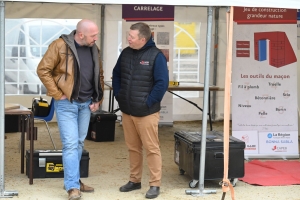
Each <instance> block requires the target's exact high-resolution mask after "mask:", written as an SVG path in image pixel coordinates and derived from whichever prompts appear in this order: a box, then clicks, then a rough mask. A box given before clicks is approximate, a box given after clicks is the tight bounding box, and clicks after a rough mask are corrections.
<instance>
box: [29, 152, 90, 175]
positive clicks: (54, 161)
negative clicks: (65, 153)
mask: <svg viewBox="0 0 300 200" xmlns="http://www.w3.org/2000/svg"><path fill="white" fill-rule="evenodd" d="M29 157H30V151H29V150H27V151H26V175H27V176H28V177H29V160H30V159H29ZM89 160H90V157H89V152H88V151H86V150H83V152H82V157H81V161H80V177H82V178H84V177H88V174H89ZM32 176H33V178H63V177H64V168H63V162H62V150H34V153H33V174H32Z"/></svg>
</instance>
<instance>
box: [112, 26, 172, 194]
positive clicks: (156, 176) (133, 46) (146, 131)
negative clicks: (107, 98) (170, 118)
mask: <svg viewBox="0 0 300 200" xmlns="http://www.w3.org/2000/svg"><path fill="white" fill-rule="evenodd" d="M127 40H128V44H129V46H128V47H127V48H125V49H124V50H123V51H122V53H121V55H120V57H119V58H118V61H117V64H116V66H115V67H114V69H113V81H112V85H113V92H114V96H115V98H116V100H117V101H118V103H119V107H120V110H121V111H122V125H123V130H124V137H125V142H126V145H127V147H128V151H129V162H130V176H129V182H128V183H127V184H125V185H123V186H122V187H120V191H121V192H129V191H132V190H136V189H141V178H142V169H143V148H144V149H145V150H146V158H147V164H148V167H149V171H150V179H149V185H150V189H149V190H148V191H147V193H146V198H149V199H153V198H156V197H157V196H158V195H159V191H160V185H161V176H162V158H161V151H160V147H159V139H158V122H159V111H160V102H161V100H162V98H163V96H164V94H165V92H166V90H167V89H168V84H169V75H168V74H169V73H168V67H167V60H166V57H165V56H164V55H163V53H162V52H161V51H160V50H159V49H158V48H157V47H156V46H155V43H154V41H153V39H152V37H151V29H150V27H149V26H148V25H147V24H145V23H141V22H139V23H136V24H133V25H131V27H130V31H129V35H128V37H127Z"/></svg>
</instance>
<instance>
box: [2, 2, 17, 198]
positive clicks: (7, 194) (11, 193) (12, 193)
mask: <svg viewBox="0 0 300 200" xmlns="http://www.w3.org/2000/svg"><path fill="white" fill-rule="evenodd" d="M4 53H5V4H4V2H3V1H0V198H11V197H12V196H16V195H18V192H16V191H5V181H4V180H5V177H4V166H5V164H4V154H5V153H4V151H5V148H4V137H5V134H4V125H5V123H4V113H5V99H4V82H5V80H4V73H5V70H4V67H5V66H4V63H5V60H4V59H5V55H4Z"/></svg>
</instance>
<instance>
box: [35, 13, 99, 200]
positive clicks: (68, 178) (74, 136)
mask: <svg viewBox="0 0 300 200" xmlns="http://www.w3.org/2000/svg"><path fill="white" fill-rule="evenodd" d="M98 33H99V30H98V27H97V25H96V24H95V23H94V22H92V21H90V20H87V19H83V20H81V21H79V22H78V24H77V27H76V30H74V31H72V32H71V33H70V34H69V35H61V37H60V38H59V39H57V40H55V41H53V42H52V43H51V44H50V46H49V48H48V50H47V51H46V53H45V55H44V56H43V58H42V60H41V62H40V63H39V65H38V67H37V74H38V76H39V78H40V79H41V81H42V83H43V84H44V85H45V87H46V89H47V95H48V96H51V97H53V98H54V99H55V103H54V105H55V113H56V118H57V123H58V127H59V131H60V138H61V142H62V152H63V157H62V158H63V166H64V186H65V189H66V191H67V192H68V195H69V197H68V198H69V200H75V199H79V198H80V197H81V193H80V192H93V191H94V188H92V187H89V186H87V185H84V184H83V183H82V182H81V181H80V169H79V168H80V165H79V164H80V159H81V155H82V150H83V146H84V140H85V138H86V134H87V131H88V125H89V121H90V115H91V112H94V111H96V110H98V109H99V105H100V104H101V102H102V98H103V88H104V78H103V69H102V64H101V59H100V52H99V49H98V47H97V46H96V44H95V42H96V40H97V39H98Z"/></svg>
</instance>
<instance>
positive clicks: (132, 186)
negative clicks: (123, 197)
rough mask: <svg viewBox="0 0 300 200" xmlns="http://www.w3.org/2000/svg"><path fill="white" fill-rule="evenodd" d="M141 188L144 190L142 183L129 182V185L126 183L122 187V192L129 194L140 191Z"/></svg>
mask: <svg viewBox="0 0 300 200" xmlns="http://www.w3.org/2000/svg"><path fill="white" fill-rule="evenodd" d="M141 188H142V186H141V183H134V182H131V181H129V182H128V183H126V184H125V185H123V186H122V187H120V192H129V191H132V190H138V189H141Z"/></svg>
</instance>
